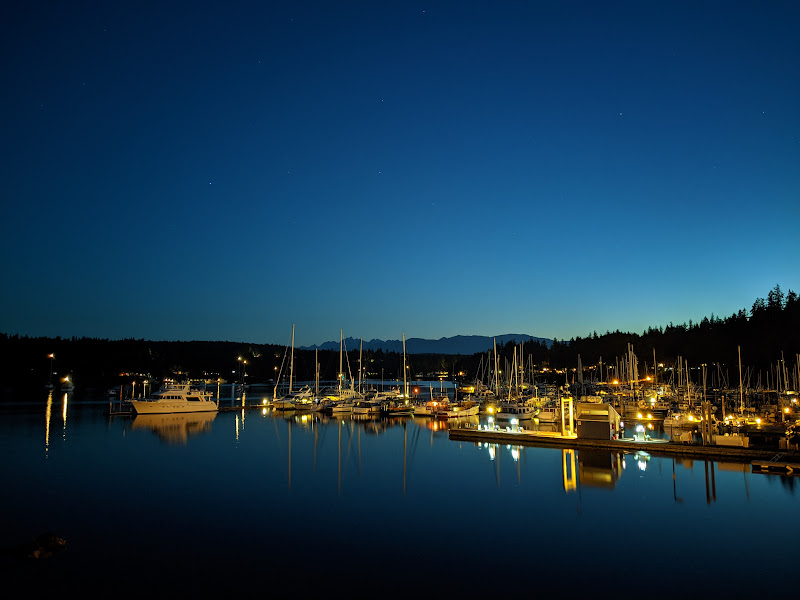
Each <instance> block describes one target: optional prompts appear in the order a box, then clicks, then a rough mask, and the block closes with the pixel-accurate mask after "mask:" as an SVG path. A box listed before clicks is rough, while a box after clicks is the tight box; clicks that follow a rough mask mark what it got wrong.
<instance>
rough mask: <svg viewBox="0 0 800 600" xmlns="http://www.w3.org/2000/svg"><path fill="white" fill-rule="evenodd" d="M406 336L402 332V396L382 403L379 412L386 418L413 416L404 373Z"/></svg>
mask: <svg viewBox="0 0 800 600" xmlns="http://www.w3.org/2000/svg"><path fill="white" fill-rule="evenodd" d="M406 371H407V368H406V334H405V332H403V395H402V397H400V398H398V399H397V400H390V401H388V402H384V403H383V406H382V408H381V412H382V413H383V414H384V415H386V416H387V417H407V416H410V415H413V414H414V405H413V404H411V401H410V400H409V394H408V375H407V373H406Z"/></svg>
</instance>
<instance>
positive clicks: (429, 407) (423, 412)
mask: <svg viewBox="0 0 800 600" xmlns="http://www.w3.org/2000/svg"><path fill="white" fill-rule="evenodd" d="M448 406H450V398H448V397H447V396H437V397H436V398H433V399H431V400H428V401H427V402H421V403H420V404H416V405H414V416H415V417H435V416H436V414H437V412H439V411H440V410H444V409H445V408H447V407H448Z"/></svg>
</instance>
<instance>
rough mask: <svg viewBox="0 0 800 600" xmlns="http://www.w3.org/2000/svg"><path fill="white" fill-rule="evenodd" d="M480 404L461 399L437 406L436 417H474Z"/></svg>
mask: <svg viewBox="0 0 800 600" xmlns="http://www.w3.org/2000/svg"><path fill="white" fill-rule="evenodd" d="M479 410H480V405H479V404H478V403H477V402H475V401H473V400H463V401H461V402H456V403H454V404H451V403H448V404H447V405H444V406H441V407H439V409H438V410H437V411H436V415H435V416H436V418H437V419H456V418H458V417H475V416H477V415H478V411H479Z"/></svg>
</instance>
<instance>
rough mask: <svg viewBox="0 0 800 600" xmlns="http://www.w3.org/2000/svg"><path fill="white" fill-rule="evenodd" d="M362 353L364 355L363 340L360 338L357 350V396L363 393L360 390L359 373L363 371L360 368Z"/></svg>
mask: <svg viewBox="0 0 800 600" xmlns="http://www.w3.org/2000/svg"><path fill="white" fill-rule="evenodd" d="M363 353H364V338H361V345H360V347H359V348H358V393H359V394H361V393H363V391H362V389H361V373H362V371H363V370H364V367H363V366H361V365H362V363H361V356H362V354H363Z"/></svg>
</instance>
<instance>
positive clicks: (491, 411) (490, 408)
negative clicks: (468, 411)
mask: <svg viewBox="0 0 800 600" xmlns="http://www.w3.org/2000/svg"><path fill="white" fill-rule="evenodd" d="M486 412H488V413H489V414H492V413H493V412H494V407H493V406H490V407H489V408H487V409H486Z"/></svg>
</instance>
